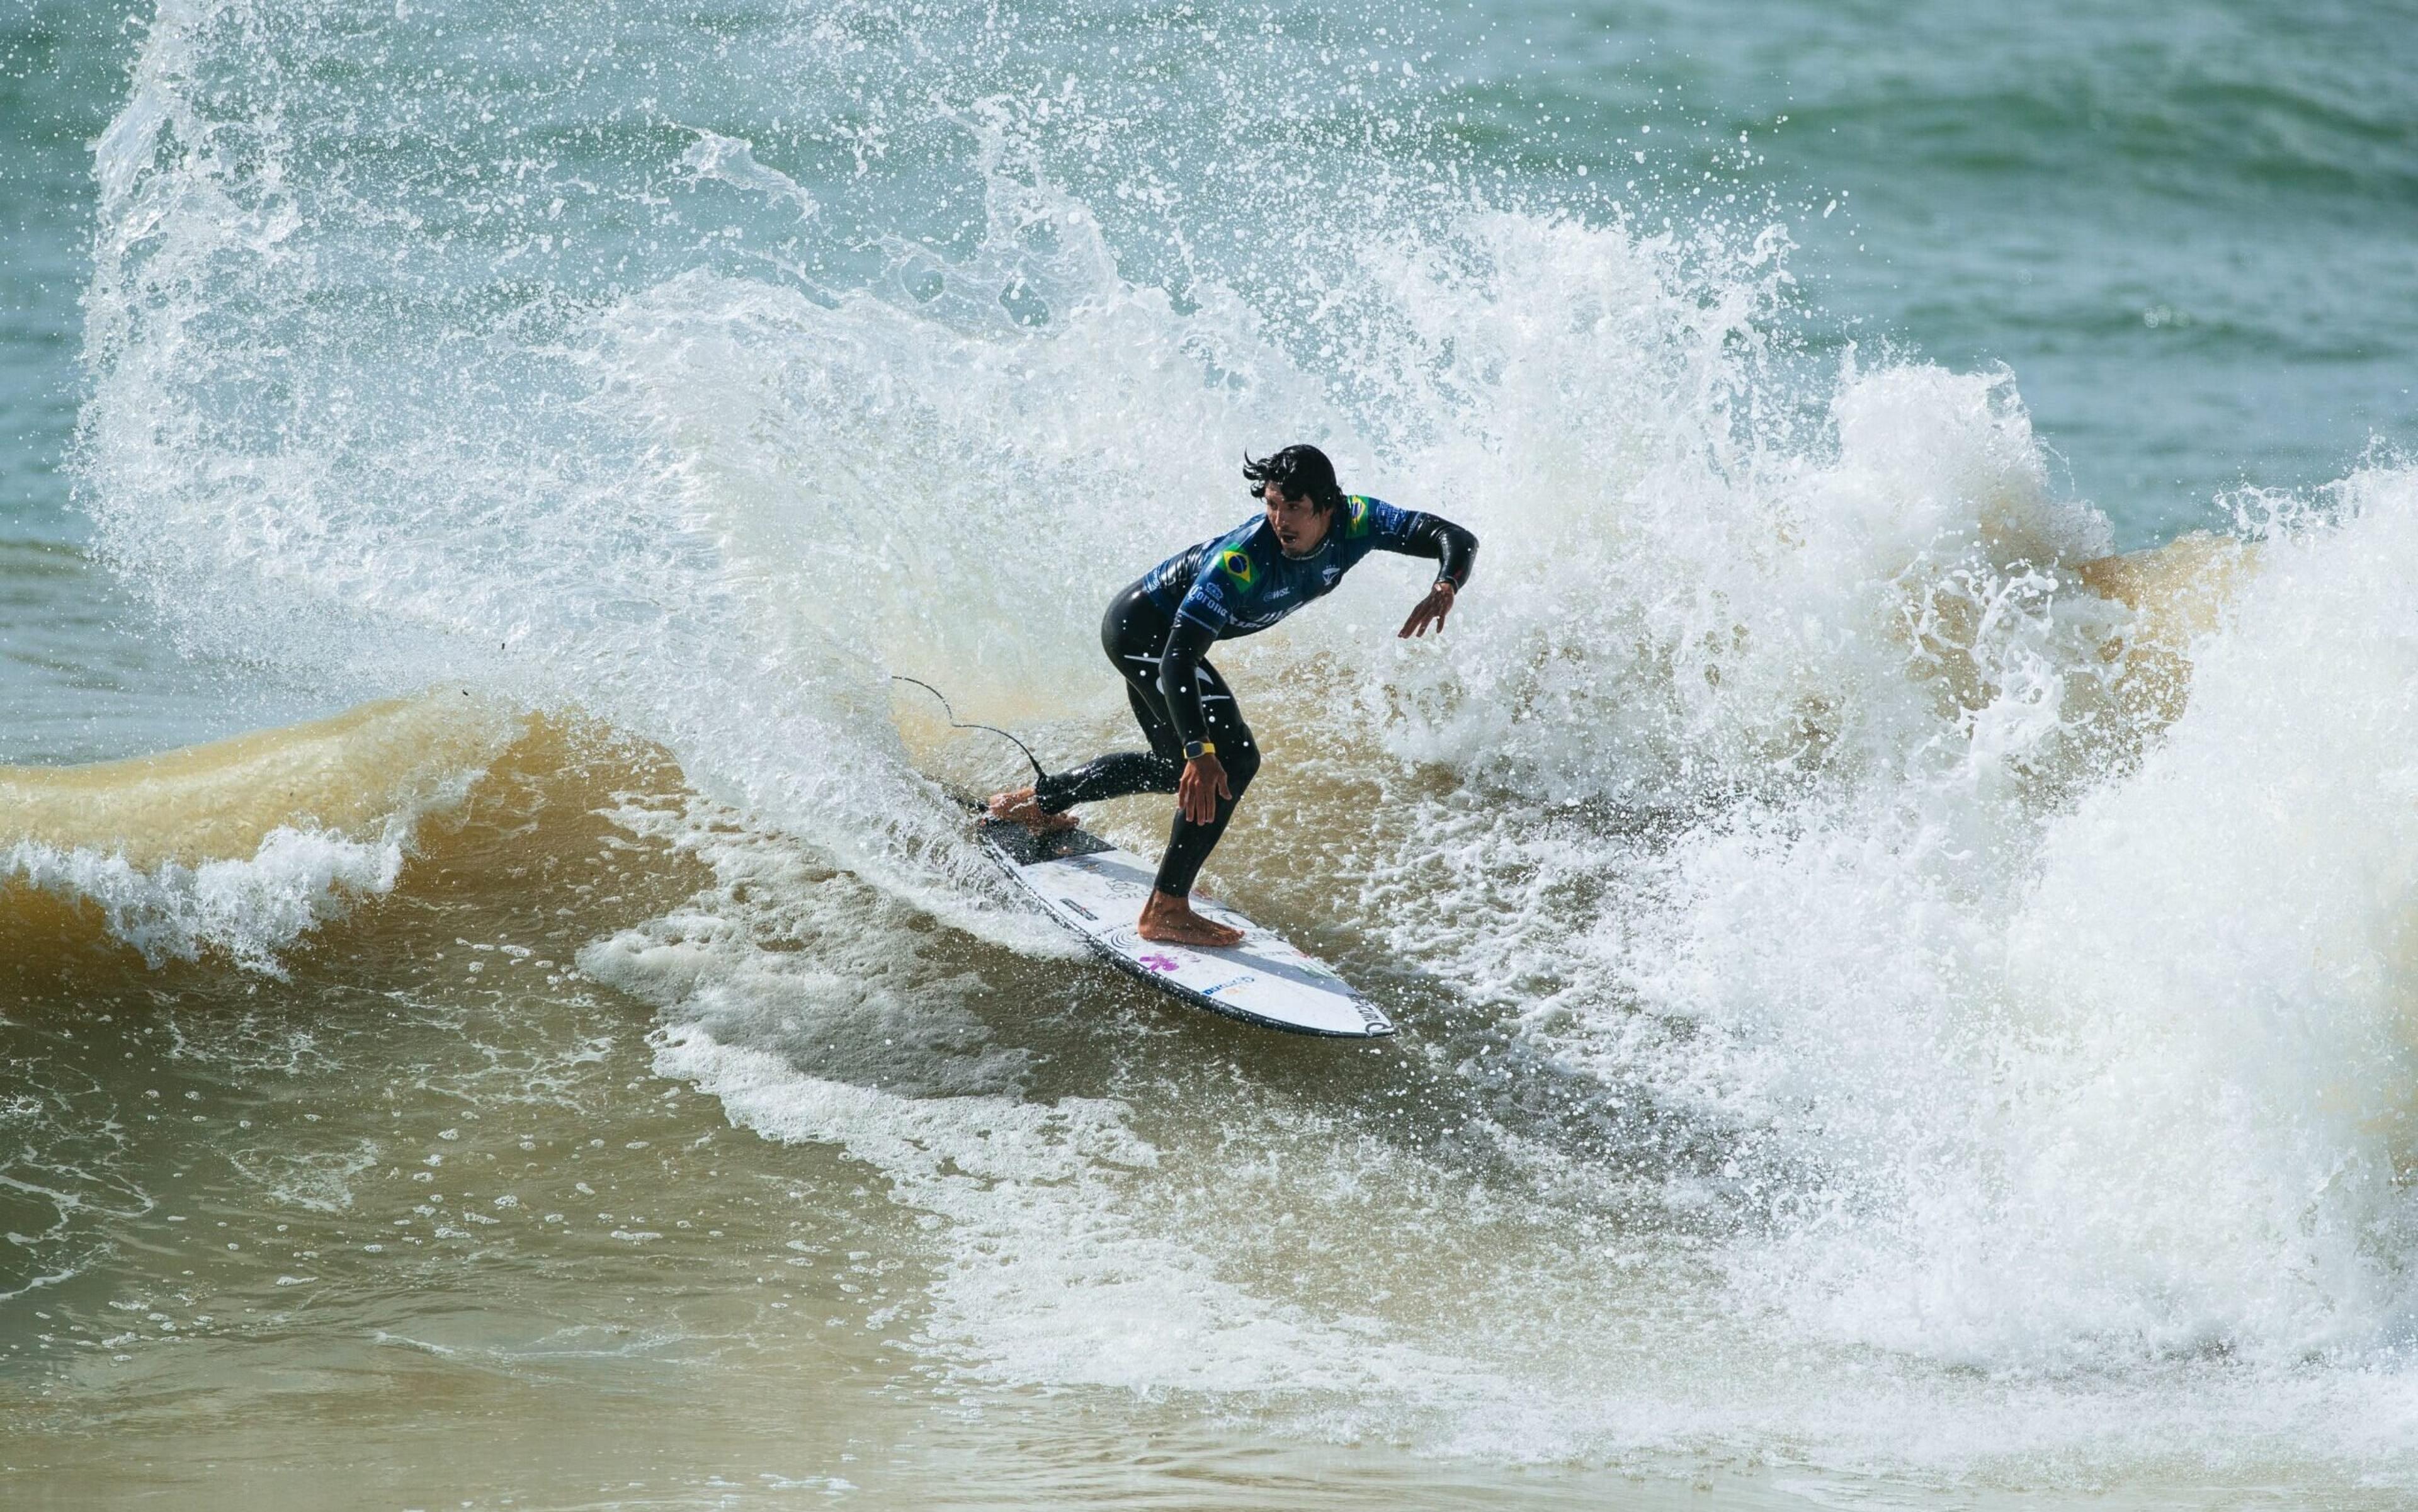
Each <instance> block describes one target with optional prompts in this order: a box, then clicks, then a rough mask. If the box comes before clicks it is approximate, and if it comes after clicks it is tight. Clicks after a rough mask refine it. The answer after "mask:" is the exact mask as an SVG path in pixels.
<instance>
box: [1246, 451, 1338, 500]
mask: <svg viewBox="0 0 2418 1512" xmlns="http://www.w3.org/2000/svg"><path fill="white" fill-rule="evenodd" d="M1243 476H1244V477H1245V478H1247V479H1248V480H1250V484H1251V496H1252V497H1253V498H1261V499H1263V498H1265V497H1267V496H1268V492H1267V491H1268V485H1269V484H1270V483H1274V484H1275V485H1276V486H1277V490H1278V492H1279V493H1281V494H1283V495H1284V496H1285V497H1287V498H1306V499H1308V500H1309V502H1310V503H1311V504H1312V505H1313V506H1315V507H1316V508H1317V509H1318V511H1319V512H1321V513H1324V514H1332V513H1334V512H1336V511H1337V510H1339V509H1341V508H1342V507H1343V485H1342V484H1340V483H1339V482H1337V481H1335V464H1333V463H1331V462H1329V461H1327V460H1326V453H1325V452H1324V451H1320V450H1318V448H1316V447H1314V446H1310V445H1308V443H1306V442H1299V441H1297V442H1295V443H1293V445H1292V446H1289V447H1286V448H1285V449H1284V450H1283V451H1278V452H1277V453H1275V454H1274V455H1271V456H1265V457H1258V458H1254V457H1253V456H1252V455H1251V454H1250V453H1249V452H1247V451H1246V452H1244V453H1243Z"/></svg>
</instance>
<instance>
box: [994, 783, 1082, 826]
mask: <svg viewBox="0 0 2418 1512" xmlns="http://www.w3.org/2000/svg"><path fill="white" fill-rule="evenodd" d="M983 806H984V808H985V809H987V811H988V812H989V814H990V817H992V818H993V819H995V820H997V821H998V822H999V823H1001V824H1021V825H1024V826H1026V827H1027V828H1029V829H1034V830H1071V829H1073V828H1074V827H1075V826H1076V825H1077V824H1078V823H1079V822H1080V821H1079V820H1078V819H1077V817H1075V816H1074V815H1072V814H1049V813H1045V812H1044V811H1043V810H1042V807H1041V801H1040V800H1039V799H1037V798H1035V797H1034V796H1033V789H1032V788H1030V787H1018V788H1013V789H1011V790H1009V791H1007V792H1004V793H993V794H991V796H990V802H987V803H986V804H984V805H983Z"/></svg>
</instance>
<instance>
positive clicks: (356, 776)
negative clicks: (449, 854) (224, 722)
mask: <svg viewBox="0 0 2418 1512" xmlns="http://www.w3.org/2000/svg"><path fill="white" fill-rule="evenodd" d="M521 728H522V721H521V720H519V719H518V718H517V717H515V716H513V715H512V714H510V713H509V712H507V711H506V710H502V709H501V708H499V707H497V706H496V705H494V704H492V703H487V702H482V701H481V700H478V699H473V698H469V697H467V695H463V694H462V693H460V692H459V691H458V690H447V691H446V692H441V693H436V692H432V693H428V694H423V695H420V696H419V697H416V698H406V699H394V700H390V701H387V702H382V703H375V704H368V705H364V706H362V707H360V708H359V709H355V710H349V711H347V712H345V713H343V714H339V715H337V716H335V717H334V718H332V719H325V720H319V721H316V722H314V723H312V724H307V725H295V726H291V727H288V728H283V729H273V730H258V731H254V732H252V733H250V734H246V735H239V736H237V737H234V738H233V739H230V740H225V741H212V742H210V743H208V744H205V745H196V746H188V747H185V748H182V749H179V750H175V751H169V752H164V753H161V754H159V755H156V756H140V757H135V758H133V759H130V760H125V761H109V762H99V763H95V764H92V765H89V766H78V767H60V768H30V767H13V768H0V813H5V814H6V815H7V816H8V817H7V818H6V819H5V820H0V825H5V828H0V899H7V898H8V896H9V894H11V893H16V894H19V903H18V906H17V907H15V908H13V909H9V910H8V911H10V912H12V913H18V914H23V913H25V912H27V911H30V910H29V909H27V908H26V907H25V906H24V903H23V894H25V893H35V894H43V895H47V896H48V897H49V898H51V899H55V900H63V901H65V902H67V903H68V904H69V905H70V906H71V907H72V908H73V909H75V910H76V911H77V912H79V913H82V912H84V910H85V909H97V910H98V912H99V919H100V922H101V924H102V925H103V927H104V928H106V930H107V931H108V933H109V934H110V935H111V936H112V937H114V938H115V939H118V940H120V941H121V942H123V943H125V944H127V945H129V946H131V947H132V948H133V949H134V950H135V951H137V952H139V953H140V954H141V955H142V956H143V958H144V959H145V961H146V962H148V963H149V964H151V965H153V966H158V965H161V964H162V963H163V962H165V961H167V960H170V959H183V960H197V959H199V958H200V957H201V956H202V955H203V954H205V953H206V952H217V953H222V954H223V955H226V956H228V957H229V958H231V959H233V960H234V961H235V962H236V963H237V964H238V965H240V966H242V967H244V968H246V969H249V970H259V971H265V972H268V973H271V974H281V973H280V969H279V967H278V965H277V953H278V952H279V951H280V950H282V949H283V948H284V947H285V946H287V945H289V944H291V943H293V941H295V940H296V939H299V938H301V936H303V935H304V934H306V933H308V932H309V931H310V930H311V929H313V928H314V927H316V926H317V925H318V924H321V923H323V922H325V921H326V920H328V919H330V918H334V917H337V916H339V915H341V914H342V913H344V911H345V909H347V908H349V907H350V906H351V904H352V903H353V902H354V901H356V900H358V899H360V898H361V897H365V896H375V895H379V894H383V893H388V892H390V891H391V890H392V889H393V887H394V885H395V881H396V878H398V877H399V876H400V875H401V874H402V870H403V863H404V859H405V857H406V853H407V851H408V849H409V847H410V842H411V836H412V832H413V830H414V828H415V826H416V825H417V824H418V822H419V820H420V818H421V817H422V816H423V815H425V814H427V813H429V812H431V811H433V810H435V809H438V808H442V807H447V806H450V805H451V804H452V803H453V802H458V801H459V800H460V799H461V798H462V797H463V795H465V794H466V793H467V791H468V790H469V787H470V785H471V784H472V783H474V782H475V781H476V780H477V779H478V777H479V776H480V775H481V773H482V772H483V771H485V769H486V767H487V765H488V763H489V762H491V761H492V760H493V759H494V758H495V757H496V756H497V754H499V753H500V752H501V751H502V750H503V749H504V748H505V747H506V746H507V745H509V744H510V743H511V741H512V740H513V737H514V736H516V735H517V734H518V733H519V732H520V730H521Z"/></svg>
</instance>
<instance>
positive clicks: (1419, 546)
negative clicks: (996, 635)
mask: <svg viewBox="0 0 2418 1512" xmlns="http://www.w3.org/2000/svg"><path fill="white" fill-rule="evenodd" d="M1371 551H1391V552H1399V553H1401V554H1403V555H1405V556H1412V557H1431V558H1433V559H1434V560H1435V562H1436V563H1437V572H1436V576H1437V578H1438V580H1440V581H1449V582H1450V583H1451V584H1452V585H1453V587H1454V588H1461V587H1462V586H1463V585H1464V584H1466V583H1467V582H1468V581H1469V571H1470V567H1471V565H1472V563H1473V562H1474V561H1475V560H1476V559H1477V537H1476V536H1474V535H1471V534H1470V533H1469V532H1468V531H1466V530H1464V529H1462V527H1459V526H1457V525H1454V524H1453V523H1451V522H1450V521H1448V520H1444V519H1439V518H1438V517H1436V516H1435V515H1432V514H1422V513H1420V512H1416V511H1414V510H1398V509H1396V508H1394V507H1393V506H1392V505H1390V504H1387V503H1385V501H1384V500H1382V499H1374V498H1365V497H1361V496H1356V495H1355V496H1352V497H1350V498H1348V499H1346V500H1345V504H1344V508H1343V509H1342V510H1341V511H1339V512H1338V513H1337V514H1336V516H1335V518H1334V520H1333V522H1332V523H1331V524H1329V526H1328V527H1327V531H1326V539H1325V540H1324V541H1322V542H1319V546H1318V549H1317V550H1316V551H1313V552H1311V553H1309V554H1308V556H1306V557H1287V556H1286V555H1284V552H1283V550H1282V548H1281V547H1280V546H1279V545H1278V542H1277V538H1276V535H1275V532H1273V531H1271V530H1269V529H1268V527H1267V522H1266V520H1265V519H1263V518H1254V519H1253V520H1251V521H1250V522H1249V523H1248V524H1247V525H1243V526H1240V527H1236V528H1235V529H1233V530H1231V531H1229V532H1227V533H1226V534H1225V535H1222V536H1218V537H1216V538H1215V539H1213V540H1209V541H1204V542H1201V543H1200V544H1199V545H1197V546H1192V547H1189V548H1187V549H1186V550H1184V551H1181V552H1178V553H1177V554H1176V555H1174V556H1172V557H1169V558H1168V559H1167V560H1165V561H1163V562H1161V563H1159V564H1158V565H1157V566H1156V567H1154V568H1152V569H1151V570H1150V571H1149V572H1148V573H1144V574H1143V575H1142V576H1141V577H1140V579H1138V580H1137V581H1135V582H1134V583H1133V584H1131V585H1130V586H1129V587H1127V588H1125V590H1124V591H1123V592H1121V593H1119V594H1118V595H1117V596H1116V598H1115V599H1114V600H1113V601H1112V602H1111V603H1110V604H1109V612H1108V614H1107V616H1106V617H1105V618H1104V619H1101V621H1100V647H1101V649H1103V650H1105V651H1107V652H1108V656H1109V660H1110V663H1112V664H1114V665H1115V667H1116V669H1117V673H1118V675H1119V676H1121V677H1123V678H1124V679H1125V698H1126V701H1127V702H1129V703H1130V704H1132V706H1133V712H1134V720H1135V722H1136V723H1137V724H1139V725H1141V731H1142V736H1143V738H1144V739H1146V740H1147V741H1150V749H1149V750H1148V751H1147V752H1142V751H1122V752H1118V753H1116V754H1114V755H1111V756H1101V757H1100V758H1098V759H1097V760H1095V761H1092V762H1089V763H1087V764H1085V765H1083V766H1080V767H1078V768H1076V769H1075V770H1074V771H1066V772H1057V773H1052V774H1051V775H1049V776H1047V777H1044V778H1042V779H1041V781H1040V782H1039V783H1037V784H1035V785H1034V795H1035V797H1036V798H1037V799H1038V800H1039V802H1040V806H1041V808H1042V809H1043V811H1044V812H1046V813H1050V814H1057V813H1062V812H1064V810H1066V809H1069V808H1072V807H1074V806H1075V805H1076V804H1078V803H1088V802H1094V801H1095V800H1100V799H1109V798H1123V797H1125V796H1126V795H1127V794H1129V793H1171V792H1174V791H1175V790H1176V783H1177V780H1178V779H1179V778H1181V777H1182V776H1183V774H1184V746H1185V743H1186V741H1206V742H1208V743H1209V744H1212V745H1214V746H1216V747H1217V764H1218V765H1219V766H1220V767H1222V768H1223V769H1224V770H1225V772H1226V787H1227V788H1228V790H1229V791H1230V792H1232V795H1233V796H1232V797H1231V798H1220V799H1218V800H1217V817H1215V818H1213V819H1211V820H1210V821H1209V822H1208V823H1207V824H1195V823H1193V822H1192V821H1191V820H1189V819H1187V818H1186V817H1184V814H1183V811H1182V810H1181V809H1178V810H1177V812H1176V816H1175V828H1174V831H1173V832H1172V833H1171V834H1170V835H1169V837H1168V843H1167V853H1166V855H1165V856H1163V857H1162V858H1160V861H1159V863H1158V879H1157V887H1158V890H1159V891H1160V892H1162V893H1174V894H1175V895H1176V896H1178V897H1184V896H1187V895H1189V894H1190V893H1191V891H1192V881H1193V878H1195V877H1197V876H1199V875H1200V872H1201V863H1203V862H1205V861H1207V860H1208V859H1209V852H1210V851H1211V850H1212V849H1214V848H1216V847H1217V837H1218V836H1219V835H1221V834H1224V833H1225V832H1226V821H1227V819H1229V818H1230V817H1232V815H1233V812H1234V804H1235V803H1236V802H1238V801H1239V800H1240V799H1241V798H1242V796H1243V790H1244V789H1245V788H1247V787H1249V786H1250V783H1251V777H1252V775H1253V774H1254V773H1256V772H1257V771H1259V770H1260V748H1259V744H1258V742H1257V741H1254V740H1252V738H1251V728H1250V726H1249V725H1246V724H1245V723H1243V712H1242V710H1241V709H1240V708H1239V707H1238V706H1237V705H1236V704H1235V702H1234V694H1233V690H1232V689H1230V688H1228V687H1227V686H1226V680H1225V679H1224V678H1222V677H1220V676H1218V674H1217V668H1216V667H1214V666H1211V665H1210V664H1208V663H1207V662H1206V661H1204V660H1203V659H1202V656H1203V653H1205V652H1206V651H1207V650H1208V649H1209V648H1210V646H1211V645H1213V644H1214V643H1216V642H1217V641H1220V640H1232V639H1234V638H1236V637H1239V636H1243V635H1248V634H1254V633H1255V632H1258V631H1262V630H1265V629H1266V628H1267V627H1268V626H1270V625H1273V624H1275V623H1276V622H1277V621H1278V620H1279V619H1283V618H1284V617H1285V616H1287V615H1289V614H1291V613H1293V611H1294V610H1295V609H1298V608H1300V607H1301V606H1302V605H1303V604H1305V603H1308V602H1309V601H1310V600H1312V599H1315V598H1320V597H1323V596H1324V595H1325V594H1326V593H1327V592H1328V591H1330V590H1331V589H1332V588H1334V587H1335V585H1336V584H1337V583H1338V582H1339V581H1340V580H1341V579H1342V576H1343V574H1344V573H1346V572H1348V571H1350V570H1351V569H1352V568H1353V567H1354V565H1356V564H1357V563H1358V562H1359V561H1360V559H1361V558H1362V557H1366V556H1367V555H1368V554H1369V553H1370V552H1371Z"/></svg>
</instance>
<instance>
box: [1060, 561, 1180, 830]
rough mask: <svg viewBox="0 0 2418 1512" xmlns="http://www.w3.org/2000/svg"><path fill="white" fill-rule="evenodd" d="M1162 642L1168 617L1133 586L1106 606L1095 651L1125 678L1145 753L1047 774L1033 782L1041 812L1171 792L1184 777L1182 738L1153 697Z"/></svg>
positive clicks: (1115, 754)
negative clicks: (1101, 652)
mask: <svg viewBox="0 0 2418 1512" xmlns="http://www.w3.org/2000/svg"><path fill="white" fill-rule="evenodd" d="M1166 644H1167V616H1166V614H1165V613H1164V612H1162V611H1161V610H1160V609H1159V607H1158V606H1157V605H1156V604H1155V603H1151V602H1150V599H1149V597H1148V596H1147V595H1145V594H1144V593H1143V592H1142V591H1141V585H1140V584H1139V583H1136V584H1134V585H1133V586H1132V587H1130V588H1126V589H1125V591H1124V592H1123V593H1120V594H1118V595H1117V596H1116V598H1115V599H1114V600H1113V601H1111V602H1110V604H1109V612H1108V614H1107V615H1106V616H1104V617H1103V618H1102V619H1101V620H1100V649H1102V650H1104V651H1106V652H1107V653H1108V656H1109V662H1110V664H1111V665H1113V666H1114V667H1115V668H1116V669H1117V675H1118V676H1119V677H1122V678H1124V679H1125V701H1126V702H1127V703H1128V704H1130V705H1132V707H1133V716H1134V723H1135V724H1137V725H1140V726H1141V733H1142V738H1143V739H1144V740H1146V741H1149V742H1150V749H1149V750H1147V751H1116V752H1111V753H1110V754H1109V755H1108V756H1101V757H1099V758H1097V759H1096V760H1093V761H1087V762H1085V763H1084V764H1083V765H1081V766H1079V767H1077V768H1075V769H1074V770H1073V771H1056V772H1051V773H1050V774H1049V775H1048V776H1046V777H1044V778H1042V779H1041V780H1040V781H1039V782H1036V783H1034V784H1033V797H1034V799H1035V801H1036V802H1038V803H1039V804H1040V806H1041V811H1042V812H1043V813H1045V814H1063V813H1064V812H1065V811H1066V810H1068V809H1070V808H1073V807H1074V806H1075V805H1076V804H1078V803H1091V802H1098V801H1099V800H1101V799H1107V798H1124V797H1126V796H1127V795H1129V794H1133V793H1171V792H1173V791H1175V781H1176V779H1177V778H1178V777H1181V776H1183V775H1184V741H1183V738H1182V737H1181V736H1179V735H1177V734H1176V733H1175V724H1174V722H1173V721H1172V720H1170V719H1169V718H1168V717H1167V710H1166V709H1165V708H1164V707H1163V706H1162V705H1161V704H1160V702H1159V696H1158V655H1159V651H1160V649H1162V648H1164V647H1165V646H1166Z"/></svg>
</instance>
